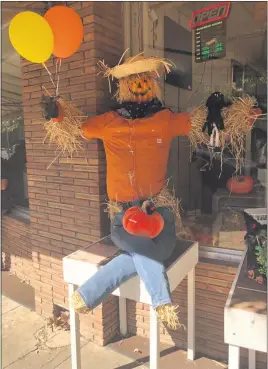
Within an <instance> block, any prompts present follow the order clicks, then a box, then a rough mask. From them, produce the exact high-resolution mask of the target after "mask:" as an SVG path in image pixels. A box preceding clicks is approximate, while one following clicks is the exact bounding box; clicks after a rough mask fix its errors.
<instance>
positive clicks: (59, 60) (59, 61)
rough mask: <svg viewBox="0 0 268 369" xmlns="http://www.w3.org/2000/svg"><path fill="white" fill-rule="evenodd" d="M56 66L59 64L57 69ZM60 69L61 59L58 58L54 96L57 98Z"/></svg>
mask: <svg viewBox="0 0 268 369" xmlns="http://www.w3.org/2000/svg"><path fill="white" fill-rule="evenodd" d="M58 64H59V68H58V67H57V66H58ZM60 68H61V58H58V60H57V63H56V73H57V87H56V96H58V94H59V83H60Z"/></svg>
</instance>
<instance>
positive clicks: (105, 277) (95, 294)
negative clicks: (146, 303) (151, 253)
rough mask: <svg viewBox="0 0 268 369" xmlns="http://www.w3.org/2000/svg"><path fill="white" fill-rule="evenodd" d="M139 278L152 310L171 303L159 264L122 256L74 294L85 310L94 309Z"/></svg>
mask: <svg viewBox="0 0 268 369" xmlns="http://www.w3.org/2000/svg"><path fill="white" fill-rule="evenodd" d="M137 274H138V275H139V277H140V278H141V280H142V281H143V283H144V284H145V287H146V289H147V292H148V293H149V295H150V296H151V299H152V305H153V307H154V308H156V307H157V306H161V305H164V304H169V303H171V297H170V289H169V282H168V278H167V274H166V270H165V267H164V265H163V263H161V262H159V261H156V260H153V259H149V258H147V257H146V256H143V255H139V254H135V253H134V254H132V255H130V254H122V255H119V256H117V257H115V258H114V259H112V260H111V261H110V262H109V263H107V264H106V265H104V266H103V267H102V268H101V269H100V270H98V271H97V273H96V274H94V275H93V276H92V277H91V278H90V279H89V280H87V281H86V282H85V283H84V284H83V285H82V286H81V287H80V288H79V289H78V292H79V294H80V296H81V297H82V299H83V301H84V302H85V304H86V305H87V307H89V308H91V309H94V308H95V307H97V306H98V305H99V304H100V303H101V302H102V301H103V300H104V299H105V298H107V297H108V296H109V295H110V294H111V293H112V292H113V291H114V290H115V289H116V288H117V287H119V286H120V285H121V284H122V283H123V282H126V281H127V280H128V279H130V278H131V277H133V276H135V275H137Z"/></svg>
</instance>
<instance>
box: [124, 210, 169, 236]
mask: <svg viewBox="0 0 268 369" xmlns="http://www.w3.org/2000/svg"><path fill="white" fill-rule="evenodd" d="M123 227H124V229H125V230H126V231H127V232H128V233H129V234H131V235H132V236H144V237H148V238H155V237H157V236H158V235H159V234H160V233H161V232H162V230H163V228H164V220H163V218H162V216H161V215H160V214H159V213H158V212H156V211H155V212H153V213H152V214H150V215H149V214H146V213H145V212H144V211H142V209H141V208H139V207H138V206H133V207H131V208H129V209H128V210H127V211H126V212H125V214H124V217H123Z"/></svg>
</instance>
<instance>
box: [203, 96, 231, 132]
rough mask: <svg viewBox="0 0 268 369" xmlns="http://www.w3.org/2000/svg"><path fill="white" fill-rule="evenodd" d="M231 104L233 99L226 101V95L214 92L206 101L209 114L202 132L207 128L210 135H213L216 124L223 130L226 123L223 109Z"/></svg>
mask: <svg viewBox="0 0 268 369" xmlns="http://www.w3.org/2000/svg"><path fill="white" fill-rule="evenodd" d="M230 105H232V103H231V101H225V99H224V95H223V94H222V93H221V92H214V93H213V94H211V95H210V96H209V98H208V99H207V102H206V107H207V108H208V115H207V120H206V122H205V124H204V125H203V128H202V132H205V131H206V130H207V131H208V135H209V136H211V134H212V131H213V126H214V124H215V125H216V127H217V128H218V130H219V131H222V130H223V129H224V124H223V119H222V116H221V109H222V108H224V107H227V106H230Z"/></svg>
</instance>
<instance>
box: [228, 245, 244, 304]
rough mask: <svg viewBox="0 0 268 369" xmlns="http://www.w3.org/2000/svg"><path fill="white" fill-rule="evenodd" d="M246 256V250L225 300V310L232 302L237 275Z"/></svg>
mask: <svg viewBox="0 0 268 369" xmlns="http://www.w3.org/2000/svg"><path fill="white" fill-rule="evenodd" d="M246 254H247V250H245V251H244V253H243V255H242V259H241V261H240V264H239V267H238V269H237V272H236V276H235V279H234V281H233V283H232V287H231V289H230V292H229V295H228V299H227V301H226V304H225V309H226V308H228V307H229V306H230V303H231V300H232V297H233V294H234V290H235V286H236V283H237V280H238V278H239V274H240V272H241V269H242V265H243V263H244V260H245V257H246Z"/></svg>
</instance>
